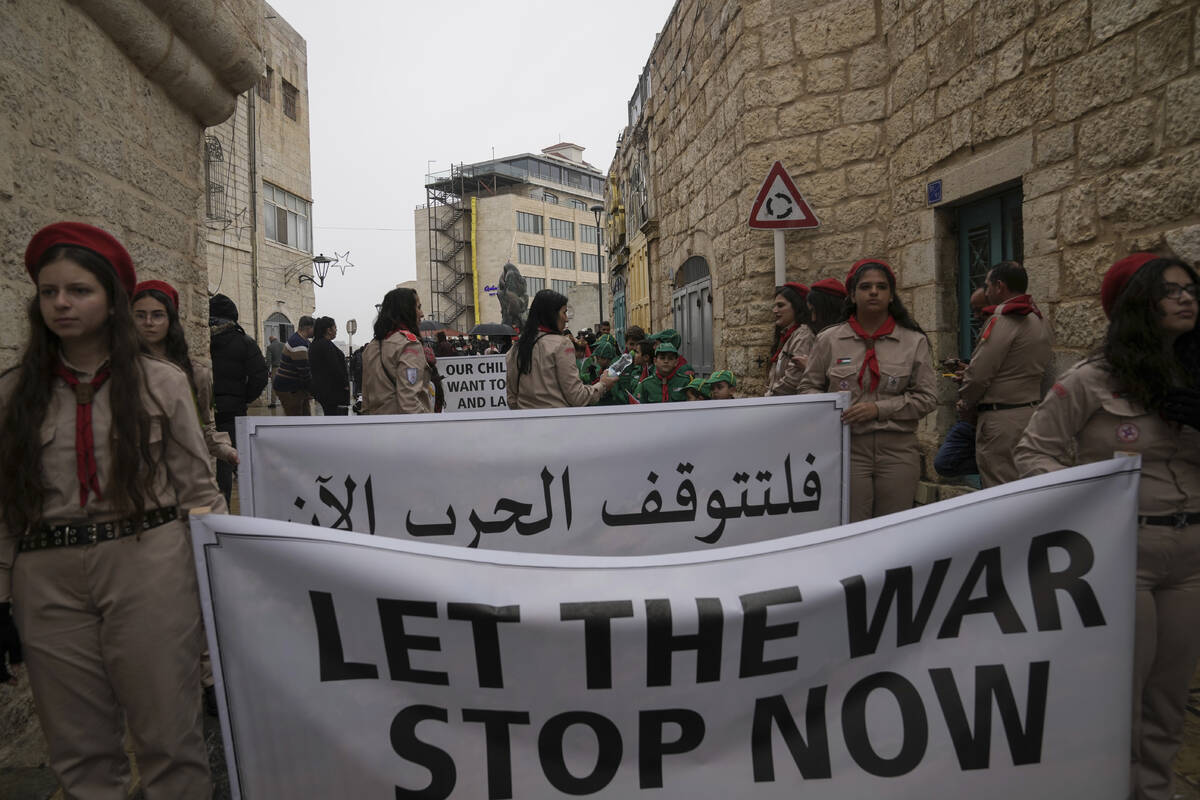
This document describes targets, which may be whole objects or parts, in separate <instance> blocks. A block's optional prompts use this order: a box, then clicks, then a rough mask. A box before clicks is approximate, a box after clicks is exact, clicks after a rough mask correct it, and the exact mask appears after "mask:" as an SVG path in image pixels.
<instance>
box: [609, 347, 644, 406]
mask: <svg viewBox="0 0 1200 800" xmlns="http://www.w3.org/2000/svg"><path fill="white" fill-rule="evenodd" d="M630 352H631V353H633V363H632V364H630V365H629V366H628V367H626V368H625V371H624V372H622V373H621V377H620V378H619V379H618V380H617V385H616V387H615V388H614V389H613V391H614V392H616V393H617V394H618V395H619V396H620V397H621V398H623V401H624V402H626V403H636V402H638V399H637V391H638V385H639V384H640V383H641V382H642V381H644V380H645V379H646V378H648V377H650V373H651V372H652V371H653V370H654V342H648V341H646V340H645V339H643V340H642V341H640V342H638V343H637V344H635V345H634V346H633V348H632V349H631V350H630Z"/></svg>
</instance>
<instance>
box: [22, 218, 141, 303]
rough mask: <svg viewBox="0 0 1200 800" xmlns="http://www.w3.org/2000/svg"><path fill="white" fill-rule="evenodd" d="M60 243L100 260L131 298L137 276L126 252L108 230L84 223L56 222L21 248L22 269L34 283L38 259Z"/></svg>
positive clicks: (38, 264)
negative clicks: (23, 262) (23, 253)
mask: <svg viewBox="0 0 1200 800" xmlns="http://www.w3.org/2000/svg"><path fill="white" fill-rule="evenodd" d="M60 244H69V245H73V246H75V247H82V248H83V249H85V250H91V251H92V252H93V253H95V254H96V255H98V256H100V257H101V258H103V259H104V260H105V261H107V262H108V264H109V266H111V267H112V270H113V272H114V273H115V274H116V276H117V281H118V282H119V283H120V284H121V285H122V286H123V287H125V293H126V294H128V295H130V296H132V295H133V288H134V286H136V285H137V273H136V272H135V271H134V269H133V259H132V258H130V257H129V251H128V250H126V249H125V247H124V246H123V245H122V244H121V243H120V242H118V241H117V240H116V237H114V236H113V235H112V234H111V233H109V232H108V231H106V230H102V229H100V228H97V227H96V226H94V225H88V224H87V223H85V222H56V223H54V224H53V225H47V226H46V227H44V228H42V229H41V230H40V231H38V232H37V233H35V234H34V235H33V238H32V239H30V240H29V246H28V247H26V248H25V269H27V270H28V271H29V277H31V278H33V280H34V282H35V283H36V282H37V270H38V267H39V266H41V260H42V256H44V255H45V254H46V251H47V250H49V249H50V248H51V247H55V246H57V245H60Z"/></svg>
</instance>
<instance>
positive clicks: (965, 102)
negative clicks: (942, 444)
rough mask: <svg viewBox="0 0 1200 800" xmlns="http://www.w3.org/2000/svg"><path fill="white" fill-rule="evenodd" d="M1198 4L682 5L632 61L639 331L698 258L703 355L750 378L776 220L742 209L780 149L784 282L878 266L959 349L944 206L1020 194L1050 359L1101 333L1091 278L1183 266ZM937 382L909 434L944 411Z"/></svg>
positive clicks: (938, 352)
mask: <svg viewBox="0 0 1200 800" xmlns="http://www.w3.org/2000/svg"><path fill="white" fill-rule="evenodd" d="M1198 6H1200V4H1198V3H1196V2H1195V0H1189V1H1188V2H1179V1H1178V0H1176V1H1175V2H1169V1H1168V0H1145V2H1138V3H1129V2H1123V1H1121V0H1091V2H1088V0H1008V1H1006V2H976V0H826V1H825V2H798V1H796V2H790V1H789V0H741V1H739V0H727V2H724V3H712V2H699V0H680V2H679V3H678V4H676V6H675V8H674V10H673V11H672V13H671V15H670V17H669V19H668V20H667V22H666V24H665V26H664V28H663V31H662V34H661V36H660V37H659V39H658V41H657V43H656V44H655V46H654V48H653V50H652V51H651V53H650V57H649V62H648V64H647V68H648V70H649V71H650V75H651V86H652V89H653V90H652V93H651V96H650V97H649V99H648V101H647V103H646V106H645V112H644V114H645V118H646V120H647V122H646V123H645V127H646V129H647V130H648V136H649V163H650V168H649V173H650V175H649V178H650V180H649V186H650V192H651V196H652V198H653V202H652V206H653V207H654V209H655V212H654V213H655V218H656V219H655V220H654V221H657V222H658V223H659V232H660V237H661V238H660V240H659V242H658V252H657V253H656V254H655V258H654V259H653V260H652V268H651V276H650V291H651V294H652V308H653V325H654V327H665V326H667V325H670V324H671V320H670V317H669V315H670V296H671V289H672V287H671V280H670V279H671V276H672V275H673V274H674V271H675V270H677V269H678V268H679V267H680V266H681V265H682V264H683V262H684V261H686V260H687V258H688V257H690V256H693V255H701V256H703V257H704V258H705V259H706V260H707V261H708V262H709V265H710V267H711V268H712V271H713V295H714V314H713V316H714V341H715V342H716V364H717V366H718V368H721V367H726V368H729V369H732V370H734V372H736V373H737V374H738V376H739V378H744V380H745V384H744V386H745V393H746V394H754V393H756V392H758V391H759V390H760V389H761V384H762V377H763V373H764V369H763V366H762V364H761V360H762V359H763V358H764V357H765V356H767V355H768V353H767V350H768V347H769V344H770V337H771V320H770V313H769V304H770V301H771V295H772V284H773V282H774V281H773V266H774V256H773V248H772V236H771V233H770V232H769V231H751V230H749V228H748V226H747V219H748V217H749V211H750V206H751V204H752V202H753V199H754V196H755V193H756V191H757V189H758V187H759V185H760V183H761V182H762V180H763V178H764V177H765V176H766V173H767V170H768V169H769V167H770V165H771V163H772V162H773V161H774V160H776V159H779V160H781V161H783V163H784V165H785V166H786V167H787V169H788V170H789V172H790V174H791V175H792V177H793V178H794V179H795V181H796V184H797V186H798V188H799V189H800V191H801V192H802V193H803V194H804V196H805V198H806V199H807V200H808V202H809V204H810V205H811V206H812V207H813V209H814V211H815V213H816V214H817V216H818V218H819V219H820V220H821V223H822V224H821V227H820V228H819V229H818V230H816V231H813V232H789V233H788V234H787V275H788V278H789V279H798V280H802V281H806V282H808V281H812V280H814V279H817V278H821V277H830V276H832V277H837V278H842V277H844V276H845V274H846V271H847V269H848V267H849V266H850V264H851V263H852V262H853V261H855V260H856V259H858V258H861V257H868V256H871V257H878V258H884V259H887V260H889V261H890V263H891V264H892V265H893V266H894V267H895V268H896V271H897V273H898V276H899V284H900V294H901V296H902V299H903V300H904V302H905V303H906V304H907V305H908V307H909V308H910V310H911V311H912V312H913V313H914V316H915V317H916V318H917V320H918V321H919V322H920V323H921V324H922V325H923V326H924V327H925V328H926V330H927V331H929V333H930V338H931V341H932V343H933V346H934V350H935V356H937V357H943V356H947V355H951V354H952V353H954V352H955V351H956V349H957V336H958V325H959V323H958V319H959V308H958V301H957V290H958V286H957V281H958V252H957V245H956V242H955V239H954V237H953V232H954V231H953V225H954V220H955V214H954V210H953V209H954V207H955V206H956V205H957V204H960V203H962V202H963V201H965V200H970V199H972V198H976V197H979V196H982V195H986V194H988V193H990V192H994V191H996V190H998V189H1000V188H1002V187H1005V186H1009V185H1014V186H1019V187H1020V188H1021V190H1022V193H1023V195H1022V206H1021V212H1022V220H1023V226H1024V260H1025V264H1026V267H1027V268H1028V269H1029V271H1030V274H1031V282H1032V291H1033V293H1034V295H1035V298H1036V299H1037V301H1038V302H1039V303H1040V304H1041V306H1042V307H1043V309H1045V310H1046V311H1047V312H1048V314H1049V316H1050V318H1051V320H1052V321H1053V324H1054V330H1055V335H1056V337H1057V346H1058V351H1059V352H1058V365H1059V366H1060V367H1061V366H1065V365H1066V364H1067V363H1070V361H1072V360H1074V359H1076V358H1077V357H1078V356H1079V355H1080V354H1082V353H1084V352H1086V351H1087V350H1089V349H1090V348H1091V347H1093V346H1094V345H1095V344H1096V342H1097V341H1098V337H1099V336H1100V335H1101V334H1102V331H1103V320H1102V314H1101V313H1100V309H1099V304H1098V301H1097V290H1098V286H1099V279H1100V276H1101V274H1102V272H1103V270H1104V269H1105V268H1106V267H1107V266H1108V265H1109V264H1111V263H1112V261H1114V260H1115V259H1116V258H1118V257H1120V256H1121V255H1123V254H1125V253H1127V252H1129V251H1130V250H1133V249H1145V248H1164V247H1165V248H1172V249H1174V251H1175V252H1177V253H1178V254H1180V255H1181V256H1183V257H1185V258H1187V259H1190V260H1192V261H1196V260H1200V68H1198V65H1197V61H1198V55H1200V26H1198V24H1197V8H1198ZM630 132H631V130H630V129H628V128H627V129H626V132H625V135H624V136H623V138H622V146H621V148H622V149H620V150H619V151H618V153H617V156H616V157H615V158H614V161H613V168H612V169H613V172H614V173H616V177H617V183H618V184H621V183H622V181H624V180H625V179H626V178H627V177H628V175H627V174H626V173H627V172H628V170H629V163H630V161H631V157H630V155H629V153H628V152H625V151H626V150H627V149H628V148H629V147H630V146H632V145H630V144H628V143H629V142H630V141H631V137H630V135H629V134H630ZM611 177H612V176H610V185H611ZM939 179H940V180H942V184H943V195H942V199H941V200H940V201H939V202H938V203H936V204H934V205H929V204H928V203H927V197H926V185H927V184H928V183H929V182H931V181H934V180H939ZM943 391H944V397H943V400H944V401H945V405H944V406H943V408H942V409H941V411H940V412H939V414H937V415H931V416H930V417H928V418H927V419H926V421H925V423H924V424H923V428H922V437H923V440H924V442H925V444H926V446H927V448H932V447H933V446H934V445H935V444H936V442H937V440H938V439H939V438H940V432H941V431H944V430H945V428H946V426H947V425H948V424H949V421H950V418H951V416H952V414H951V412H950V405H949V403H950V400H951V399H952V396H953V391H952V387H950V386H948V385H947V386H946V387H943Z"/></svg>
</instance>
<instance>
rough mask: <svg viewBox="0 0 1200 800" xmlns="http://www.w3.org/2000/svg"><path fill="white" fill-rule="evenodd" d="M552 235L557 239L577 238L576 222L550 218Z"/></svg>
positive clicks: (572, 239)
mask: <svg viewBox="0 0 1200 800" xmlns="http://www.w3.org/2000/svg"><path fill="white" fill-rule="evenodd" d="M550 235H551V236H553V237H554V238H555V239H570V240H571V241H574V240H575V223H574V222H568V221H567V220H565V219H555V218H554V217H551V218H550Z"/></svg>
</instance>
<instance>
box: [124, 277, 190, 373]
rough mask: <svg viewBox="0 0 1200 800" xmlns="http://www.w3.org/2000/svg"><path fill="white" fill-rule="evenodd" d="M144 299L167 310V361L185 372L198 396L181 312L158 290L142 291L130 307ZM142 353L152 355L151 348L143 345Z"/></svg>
mask: <svg viewBox="0 0 1200 800" xmlns="http://www.w3.org/2000/svg"><path fill="white" fill-rule="evenodd" d="M143 297H149V298H151V299H152V300H155V301H157V302H158V303H159V304H161V305H162V307H163V308H165V309H166V310H167V338H165V339H163V347H164V348H166V351H167V359H168V360H169V361H170V362H171V363H173V364H175V366H177V367H179V368H180V369H182V370H183V374H184V375H187V379H188V383H189V384H191V386H192V394H193V395H195V394H197V392H196V378H195V376H194V375H193V374H192V359H191V356H189V355H188V344H187V336H186V335H185V334H184V332H183V325H182V324H180V322H179V312H178V311H176V310H175V304H174V303H172V302H171V300H170V298H169V297H167V296H166V295H165V294H163V293H162V292H160V291H159V290H158V289H142V290H141V291H140V292H138V293H137V294H135V295H134V296H133V299H132V300H131V301H130V305H131V306H132V305H133V304H134V303H136V302H137V301H138V300H141V299H142V298H143ZM139 338H140V337H139ZM142 352H143V353H147V354H150V348H149V347H148V346H147V345H146V344H145V343H143V344H142Z"/></svg>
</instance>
